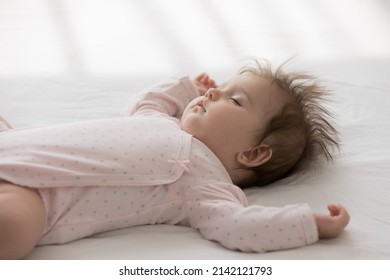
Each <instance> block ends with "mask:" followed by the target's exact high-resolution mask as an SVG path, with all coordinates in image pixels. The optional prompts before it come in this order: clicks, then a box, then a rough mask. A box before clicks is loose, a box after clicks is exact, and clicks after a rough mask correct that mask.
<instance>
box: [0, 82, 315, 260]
mask: <svg viewBox="0 0 390 280" xmlns="http://www.w3.org/2000/svg"><path fill="white" fill-rule="evenodd" d="M196 96H197V89H196V88H195V86H194V84H193V83H192V81H191V80H189V79H188V78H187V77H184V78H172V79H171V80H169V81H167V82H166V83H164V84H161V85H158V86H156V87H153V88H151V89H150V90H148V91H145V92H142V93H140V94H138V95H137V96H136V97H135V98H133V100H132V102H130V104H131V105H130V106H129V108H128V109H127V110H126V116H124V117H118V118H109V119H98V120H90V121H84V122H76V123H68V124H60V125H54V126H47V127H39V128H26V129H10V130H4V131H2V132H0V179H3V180H6V181H9V182H12V183H14V184H17V185H21V186H25V187H30V188H36V189H37V190H38V192H39V194H40V196H41V197H42V200H43V202H44V205H45V207H46V212H47V222H46V229H45V232H44V235H43V236H42V239H41V240H40V242H39V244H41V245H44V244H60V243H66V242H69V241H72V240H76V239H80V238H84V237H87V236H90V235H92V234H96V233H99V232H104V231H109V230H115V229H120V228H126V227H131V226H137V225H151V224H172V225H184V226H190V227H193V228H195V229H198V230H199V232H200V233H201V234H202V235H203V236H204V237H205V238H207V239H209V240H214V241H217V242H219V243H221V244H222V245H224V246H226V247H228V248H230V249H238V250H241V251H256V252H264V251H270V250H280V249H287V248H292V247H298V246H303V245H307V244H311V243H314V242H316V241H317V240H318V233H317V228H316V224H315V221H314V218H313V215H312V212H311V210H310V208H309V207H308V206H307V205H305V204H296V205H288V206H285V207H282V208H271V207H264V206H260V205H252V206H248V202H247V199H246V197H245V195H244V193H243V191H242V190H241V189H240V188H239V187H237V186H235V185H234V184H233V183H232V181H231V179H230V177H229V174H228V173H227V171H226V169H225V168H224V166H223V165H222V163H221V162H220V160H219V159H218V158H217V157H216V156H215V155H214V154H213V152H212V151H211V150H210V149H209V148H208V147H207V146H205V145H204V144H203V143H201V142H200V141H198V140H197V139H195V138H194V137H192V136H191V135H190V134H188V133H186V132H185V131H183V130H181V127H180V121H179V118H180V116H181V114H182V113H183V110H184V109H185V107H186V105H187V104H188V103H189V102H190V101H191V100H192V99H193V98H195V97H196Z"/></svg>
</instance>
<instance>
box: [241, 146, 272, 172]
mask: <svg viewBox="0 0 390 280" xmlns="http://www.w3.org/2000/svg"><path fill="white" fill-rule="evenodd" d="M271 157H272V148H271V147H270V146H269V145H267V144H260V146H257V147H253V148H249V149H247V150H245V151H243V152H240V153H238V155H237V161H238V162H239V163H241V164H242V165H244V166H246V167H256V166H260V165H262V164H264V163H266V162H267V161H268V160H269V159H270V158H271Z"/></svg>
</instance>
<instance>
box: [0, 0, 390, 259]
mask: <svg viewBox="0 0 390 280" xmlns="http://www.w3.org/2000/svg"><path fill="white" fill-rule="evenodd" d="M184 2H185V3H184ZM346 15H348V16H346ZM388 34H390V4H389V2H388V1H379V0H374V1H352V0H348V1H336V0H331V1H326V2H325V1H320V0H316V1H304V0H300V1H282V0H277V1H255V0H240V1H235V0H223V1H222V0H211V1H196V0H191V1H176V0H175V1H174V0H167V1H158V0H154V1H136V0H129V1H124V0H122V1H120V0H114V1H112V0H97V1H88V0H70V1H43V0H36V1H27V0H2V1H1V2H0V38H1V44H0V115H1V116H2V117H4V118H5V119H7V120H8V121H9V122H10V123H11V124H12V125H13V126H14V127H26V126H41V125H49V124H56V123H65V122H75V121H80V120H87V119H95V118H105V117H114V116H119V115H120V114H121V111H122V109H123V107H124V104H126V102H127V100H128V99H129V98H130V97H131V96H132V95H133V94H135V93H137V92H139V91H140V90H143V89H144V88H146V87H149V86H151V85H153V84H156V83H157V82H159V81H161V80H164V79H166V78H168V77H170V76H172V75H176V74H177V73H184V74H187V75H189V76H192V77H194V76H196V75H197V74H198V73H201V72H204V71H205V72H207V73H209V74H210V76H212V77H214V79H215V80H216V81H217V83H220V82H223V81H224V80H226V79H228V78H229V77H230V76H231V75H233V74H234V73H236V71H237V70H238V68H239V67H240V66H242V65H245V63H246V62H247V61H248V59H250V58H251V57H262V58H266V59H268V60H269V61H270V62H271V63H272V64H274V65H275V66H277V65H279V64H280V63H282V62H283V61H285V60H286V59H289V58H291V57H294V58H293V59H292V61H291V62H290V63H289V64H288V65H287V66H286V67H287V69H289V70H300V71H305V72H308V73H311V74H314V75H317V76H318V77H319V78H320V80H321V81H322V83H323V84H324V85H325V86H326V87H327V88H328V89H330V90H331V92H332V96H331V99H332V102H330V103H329V104H328V105H327V106H328V108H329V109H330V110H331V111H332V112H334V115H335V118H336V121H337V124H338V128H339V130H340V133H341V140H342V147H341V150H340V152H339V153H337V154H336V155H335V161H334V163H333V164H330V165H325V166H324V167H323V168H322V169H314V168H313V169H311V170H309V171H308V172H306V173H304V174H302V175H301V176H299V177H291V178H287V179H285V180H281V181H278V182H275V183H273V184H272V185H269V186H267V187H264V188H256V187H253V188H250V189H247V190H245V192H246V194H247V196H248V200H249V202H250V204H261V205H267V206H283V205H286V204H293V203H301V202H305V203H308V204H309V205H311V207H312V209H313V211H322V212H325V211H326V205H327V204H328V203H333V202H335V203H341V204H343V205H344V206H345V207H346V208H347V209H348V211H349V212H350V215H351V221H350V224H349V226H348V227H347V229H346V231H345V232H344V233H343V234H342V235H341V236H340V237H338V238H335V239H329V240H320V241H319V242H317V243H315V244H314V245H311V246H306V247H301V248H297V249H291V250H283V251H276V252H268V253H262V254H260V253H243V252H238V251H231V250H228V249H226V248H224V247H222V246H221V245H219V244H217V243H215V242H212V241H208V240H205V239H204V238H202V237H201V235H200V234H199V232H197V231H196V230H195V229H192V228H189V227H183V226H172V225H153V226H138V227H133V228H127V229H122V230H116V231H111V232H105V233H101V234H98V235H94V236H91V237H88V238H85V239H81V240H77V241H74V242H71V243H67V244H63V245H49V246H39V247H36V248H35V249H34V250H33V251H32V252H31V254H29V255H28V256H27V257H26V259H30V260H32V259H35V260H47V259H56V260H64V259H76V260H80V259H105V260H106V259H116V260H118V259H119V260H120V259H134V260H136V259H145V260H147V259H168V260H169V259H187V260H188V259H190V260H191V259H201V260H207V259H224V260H228V259H235V260H236V259H239V260H244V259H252V260H258V259H274V260H276V259H300V260H302V259H333V260H339V259H389V258H390V207H389V205H390V173H389V171H390V141H389V139H390V121H389V120H390V111H389V108H390V79H389V77H390V36H388Z"/></svg>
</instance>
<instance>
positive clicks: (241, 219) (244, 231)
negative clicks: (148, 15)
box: [187, 186, 318, 252]
mask: <svg viewBox="0 0 390 280" xmlns="http://www.w3.org/2000/svg"><path fill="white" fill-rule="evenodd" d="M235 192H237V193H239V192H242V191H241V190H235ZM205 193H206V194H205ZM240 196H241V197H240ZM246 203H247V202H246V199H245V198H244V194H242V195H241V194H239V195H238V196H237V195H232V192H229V191H227V188H223V189H222V190H221V188H220V187H218V186H207V191H204V192H203V194H200V195H195V197H194V200H193V201H192V202H190V203H189V204H188V209H187V211H188V216H189V222H190V225H191V226H192V227H193V228H196V229H198V230H199V231H200V233H201V234H202V235H203V236H204V237H205V238H206V239H209V240H213V241H217V242H219V243H220V244H222V245H223V246H225V247H227V248H230V249H233V250H240V251H244V252H265V251H275V250H283V249H289V248H294V247H300V246H305V245H309V244H311V243H314V242H316V241H317V240H318V232H317V227H316V224H315V220H314V217H313V214H312V212H311V209H310V208H309V206H308V205H306V204H294V205H288V206H285V207H281V208H277V207H265V206H261V205H252V206H247V205H246Z"/></svg>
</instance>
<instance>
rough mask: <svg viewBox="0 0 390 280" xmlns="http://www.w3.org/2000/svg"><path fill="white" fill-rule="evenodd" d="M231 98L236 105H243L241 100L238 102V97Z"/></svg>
mask: <svg viewBox="0 0 390 280" xmlns="http://www.w3.org/2000/svg"><path fill="white" fill-rule="evenodd" d="M230 100H232V101H233V102H234V103H235V104H236V105H238V106H241V104H240V102H238V101H237V99H235V98H233V97H231V98H230Z"/></svg>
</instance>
